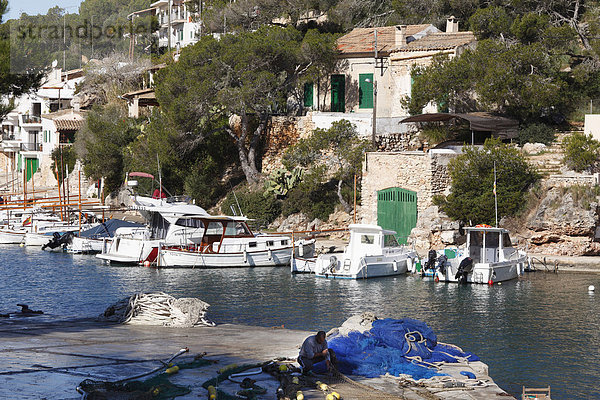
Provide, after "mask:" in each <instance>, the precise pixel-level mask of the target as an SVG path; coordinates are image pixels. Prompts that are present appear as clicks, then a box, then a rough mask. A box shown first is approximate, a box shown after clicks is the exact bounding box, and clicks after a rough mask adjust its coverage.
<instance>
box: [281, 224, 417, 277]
mask: <svg viewBox="0 0 600 400" xmlns="http://www.w3.org/2000/svg"><path fill="white" fill-rule="evenodd" d="M348 229H349V231H350V240H349V242H348V245H347V246H346V247H345V249H344V251H343V252H338V253H328V254H321V255H319V256H318V257H316V258H313V259H312V260H311V259H310V258H308V257H302V258H301V259H300V261H301V262H302V264H299V263H298V262H297V260H294V263H295V264H296V266H295V267H294V265H293V264H294V263H293V264H292V270H293V269H294V268H296V270H297V271H296V272H300V271H299V268H302V269H308V270H310V269H312V270H313V271H314V273H315V275H316V276H317V277H319V278H330V279H365V278H375V277H382V276H393V275H401V274H405V273H406V272H407V271H408V269H409V268H411V267H412V265H413V263H414V262H415V260H416V259H417V257H418V256H417V253H416V251H414V250H413V249H411V248H409V247H407V246H405V245H401V244H399V243H398V241H397V239H396V232H394V231H391V230H386V229H383V228H382V227H380V226H377V225H367V224H351V225H350V226H349V227H348ZM313 265H314V266H313ZM307 272H309V271H307Z"/></svg>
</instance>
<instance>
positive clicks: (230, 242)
mask: <svg viewBox="0 0 600 400" xmlns="http://www.w3.org/2000/svg"><path fill="white" fill-rule="evenodd" d="M191 219H193V220H194V221H197V223H196V224H195V225H196V226H201V227H202V228H203V231H204V232H203V234H202V238H201V240H200V241H199V243H198V244H196V245H192V246H161V248H160V250H159V257H158V260H157V266H159V267H188V268H224V267H275V266H281V265H288V264H289V263H290V259H291V257H292V248H293V246H292V238H291V237H288V236H281V235H269V234H256V235H255V234H253V233H252V231H251V230H250V228H249V227H248V224H247V222H246V221H247V220H248V219H247V218H245V217H230V216H198V217H191ZM312 244H313V248H314V240H313V241H312ZM299 245H301V246H303V247H304V246H307V245H309V243H302V244H299Z"/></svg>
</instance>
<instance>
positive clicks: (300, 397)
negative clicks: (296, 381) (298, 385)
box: [296, 390, 304, 400]
mask: <svg viewBox="0 0 600 400" xmlns="http://www.w3.org/2000/svg"><path fill="white" fill-rule="evenodd" d="M296 400H304V394H303V393H302V390H298V391H297V392H296Z"/></svg>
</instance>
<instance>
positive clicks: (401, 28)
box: [395, 25, 406, 47]
mask: <svg viewBox="0 0 600 400" xmlns="http://www.w3.org/2000/svg"><path fill="white" fill-rule="evenodd" d="M395 43H396V47H403V46H406V25H396V37H395Z"/></svg>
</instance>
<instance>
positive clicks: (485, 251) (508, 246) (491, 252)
mask: <svg viewBox="0 0 600 400" xmlns="http://www.w3.org/2000/svg"><path fill="white" fill-rule="evenodd" d="M465 231H466V232H467V251H468V255H469V257H471V258H472V259H473V263H475V264H477V263H495V262H499V261H503V260H505V259H506V258H508V257H507V256H508V255H507V254H505V252H506V251H509V252H512V251H514V250H513V246H512V243H511V241H510V236H509V234H508V231H507V230H506V229H504V228H493V227H487V226H486V227H473V228H465Z"/></svg>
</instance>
